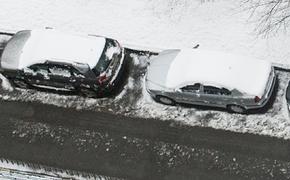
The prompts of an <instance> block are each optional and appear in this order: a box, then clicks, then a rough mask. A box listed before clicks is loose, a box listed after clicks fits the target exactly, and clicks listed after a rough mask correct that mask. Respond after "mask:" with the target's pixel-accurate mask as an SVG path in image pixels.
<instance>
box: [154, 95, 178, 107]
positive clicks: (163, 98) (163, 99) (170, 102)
mask: <svg viewBox="0 0 290 180" xmlns="http://www.w3.org/2000/svg"><path fill="white" fill-rule="evenodd" d="M156 100H157V101H158V102H160V103H162V104H165V105H171V106H173V105H175V104H176V102H175V101H174V100H173V99H171V98H169V97H166V96H156Z"/></svg>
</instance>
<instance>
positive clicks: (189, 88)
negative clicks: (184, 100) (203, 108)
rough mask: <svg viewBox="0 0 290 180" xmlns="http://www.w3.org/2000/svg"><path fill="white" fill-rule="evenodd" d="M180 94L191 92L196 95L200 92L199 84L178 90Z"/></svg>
mask: <svg viewBox="0 0 290 180" xmlns="http://www.w3.org/2000/svg"><path fill="white" fill-rule="evenodd" d="M180 89H181V91H182V92H192V93H197V92H199V91H200V83H195V84H194V85H187V86H184V87H182V88H180Z"/></svg>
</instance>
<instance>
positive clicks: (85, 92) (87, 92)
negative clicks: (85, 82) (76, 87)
mask: <svg viewBox="0 0 290 180" xmlns="http://www.w3.org/2000/svg"><path fill="white" fill-rule="evenodd" d="M80 93H81V95H82V96H85V97H90V98H94V97H97V93H96V92H95V91H92V90H90V89H87V88H83V89H80Z"/></svg>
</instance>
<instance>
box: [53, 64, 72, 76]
mask: <svg viewBox="0 0 290 180" xmlns="http://www.w3.org/2000/svg"><path fill="white" fill-rule="evenodd" d="M48 70H49V75H52V76H61V77H71V75H72V74H71V71H70V68H69V67H68V66H65V65H58V64H50V65H49V68H48Z"/></svg>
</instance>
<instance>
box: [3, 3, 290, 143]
mask: <svg viewBox="0 0 290 180" xmlns="http://www.w3.org/2000/svg"><path fill="white" fill-rule="evenodd" d="M0 9H1V11H0V24H1V28H2V29H3V30H7V29H9V30H22V29H34V28H43V27H47V26H49V27H54V28H55V29H58V30H61V31H67V32H77V33H87V34H98V35H104V36H108V37H112V38H114V39H117V40H119V41H120V42H121V44H123V45H124V46H126V47H128V46H129V47H132V46H133V47H134V45H138V47H139V48H140V47H149V48H150V49H156V50H160V49H174V48H192V47H193V46H195V45H196V44H199V45H200V47H199V48H201V49H209V50H217V51H223V52H229V53H232V54H240V55H246V56H251V57H254V58H258V59H263V60H267V61H269V62H272V63H276V64H277V63H280V64H282V65H281V66H287V65H290V50H289V46H290V36H289V34H288V33H287V32H286V33H282V32H279V33H278V34H276V35H275V36H270V37H267V38H263V37H260V36H257V34H255V33H254V32H253V30H254V29H255V28H256V22H255V21H253V20H252V19H249V17H250V12H248V11H244V10H243V8H242V7H240V1H236V0H215V1H200V0H196V1H193V0H138V1H136V0H123V1H106V0H99V1H92V0H63V1H57V0H42V1H37V0H26V1H21V0H2V1H1V7H0ZM131 57H132V58H133V59H132V62H133V65H132V66H131V68H132V70H131V72H130V75H129V79H128V83H127V84H126V85H125V88H124V90H123V91H122V92H121V93H120V94H119V95H118V96H117V97H116V98H103V99H91V98H83V97H78V96H66V95H56V94H52V93H44V92H37V91H34V90H20V89H16V90H15V91H13V92H6V91H4V92H3V93H1V98H2V99H7V100H22V101H37V102H42V103H48V104H54V105H57V106H61V107H70V108H76V109H89V110H94V111H99V110H107V111H111V112H114V113H117V114H118V113H120V114H125V115H130V116H139V117H148V118H160V119H163V120H168V119H174V120H175V121H177V122H180V123H184V124H189V125H193V126H206V127H213V128H218V129H225V130H231V131H236V132H250V133H256V134H264V135H270V136H276V137H281V138H286V139H289V138H290V120H289V118H288V111H287V107H286V102H285V88H286V85H287V82H288V79H290V75H289V73H287V72H279V73H278V75H279V88H278V89H279V90H278V92H277V94H276V98H275V100H274V104H273V106H272V107H270V108H269V110H268V111H267V112H265V113H261V114H259V113H258V114H250V115H239V114H229V113H227V112H222V111H217V110H211V109H199V108H195V107H190V108H188V107H182V106H177V107H170V106H165V105H162V104H158V103H156V102H154V101H153V100H152V99H151V98H150V96H149V95H148V94H147V92H146V89H145V87H144V81H145V77H144V75H145V73H146V65H147V62H148V61H150V60H148V59H150V58H149V57H148V56H139V55H137V54H131ZM289 67H290V66H289ZM2 82H5V81H2ZM2 85H3V84H2Z"/></svg>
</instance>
